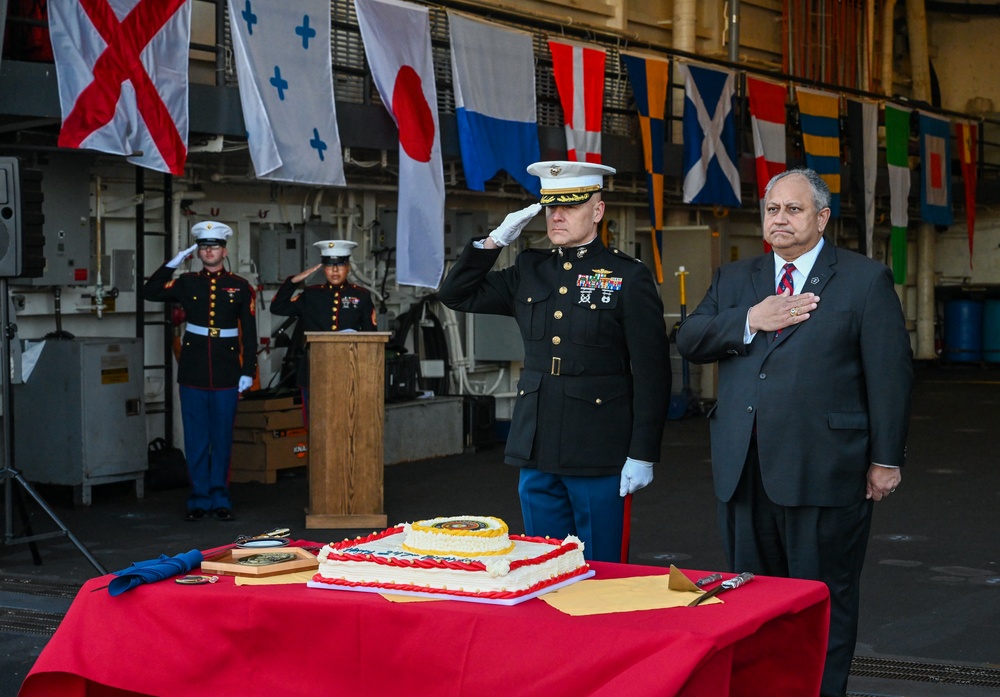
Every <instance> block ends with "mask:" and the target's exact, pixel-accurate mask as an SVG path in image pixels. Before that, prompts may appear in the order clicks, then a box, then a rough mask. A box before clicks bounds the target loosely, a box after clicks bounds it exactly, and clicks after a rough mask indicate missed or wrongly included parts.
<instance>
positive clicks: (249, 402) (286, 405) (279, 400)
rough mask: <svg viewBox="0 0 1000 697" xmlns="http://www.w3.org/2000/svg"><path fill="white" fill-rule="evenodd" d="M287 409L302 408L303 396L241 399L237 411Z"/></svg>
mask: <svg viewBox="0 0 1000 697" xmlns="http://www.w3.org/2000/svg"><path fill="white" fill-rule="evenodd" d="M286 409H300V410H301V409H302V396H301V395H291V396H288V397H271V398H269V399H245V398H244V399H241V400H240V402H239V405H238V406H237V408H236V411H237V412H254V411H284V410H286Z"/></svg>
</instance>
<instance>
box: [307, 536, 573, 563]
mask: <svg viewBox="0 0 1000 697" xmlns="http://www.w3.org/2000/svg"><path fill="white" fill-rule="evenodd" d="M402 532H403V526H402V525H397V526H396V527H394V528H388V529H386V530H383V531H382V532H374V533H372V534H371V535H369V536H368V537H364V538H355V539H353V540H344V541H343V542H337V543H333V544H330V549H331V553H330V554H328V555H327V556H326V557H325V558H324V557H322V552H321V553H320V554H321V556H320V561H325V560H330V561H367V562H371V563H373V564H382V565H384V566H396V567H400V568H404V569H413V568H415V569H450V570H452V571H486V564H484V563H483V562H481V561H458V560H443V559H435V558H427V557H421V558H420V559H396V558H395V557H389V558H386V557H378V556H372V555H371V554H333V553H332V552H333V551H334V550H340V549H345V548H350V547H354V546H355V545H363V544H365V543H366V542H374V541H376V540H381V539H382V538H384V537H389V536H391V535H398V534H400V533H402ZM510 539H512V540H519V541H521V542H537V543H540V544H547V545H552V546H553V547H555V549H553V550H552V551H550V552H546V553H545V554H542V555H540V556H537V557H532V558H531V559H517V560H515V561H512V562H511V563H510V570H511V571H514V570H515V569H520V568H522V567H525V566H535V565H537V564H544V563H545V562H547V561H549V560H550V559H555V558H556V557H559V556H562V555H564V554H568V553H569V552H572V551H573V550H575V549H577V548H578V547H579V545H578V544H577V543H576V542H569V543H566V544H563V541H562V540H553V539H549V538H546V537H528V536H527V535H511V536H510Z"/></svg>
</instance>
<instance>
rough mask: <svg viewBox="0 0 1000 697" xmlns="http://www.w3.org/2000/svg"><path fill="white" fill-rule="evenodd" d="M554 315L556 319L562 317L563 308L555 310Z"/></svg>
mask: <svg viewBox="0 0 1000 697" xmlns="http://www.w3.org/2000/svg"><path fill="white" fill-rule="evenodd" d="M552 316H553V317H555V318H556V319H562V310H556V311H555V312H553V313H552Z"/></svg>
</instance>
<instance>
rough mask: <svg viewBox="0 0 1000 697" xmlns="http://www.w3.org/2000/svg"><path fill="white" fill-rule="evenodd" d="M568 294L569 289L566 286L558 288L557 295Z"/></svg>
mask: <svg viewBox="0 0 1000 697" xmlns="http://www.w3.org/2000/svg"><path fill="white" fill-rule="evenodd" d="M568 292H569V288H567V287H566V286H560V288H559V295H566V293H568Z"/></svg>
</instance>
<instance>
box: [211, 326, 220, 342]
mask: <svg viewBox="0 0 1000 697" xmlns="http://www.w3.org/2000/svg"><path fill="white" fill-rule="evenodd" d="M208 335H209V336H210V337H212V338H213V339H218V338H219V328H218V327H209V328H208Z"/></svg>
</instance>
